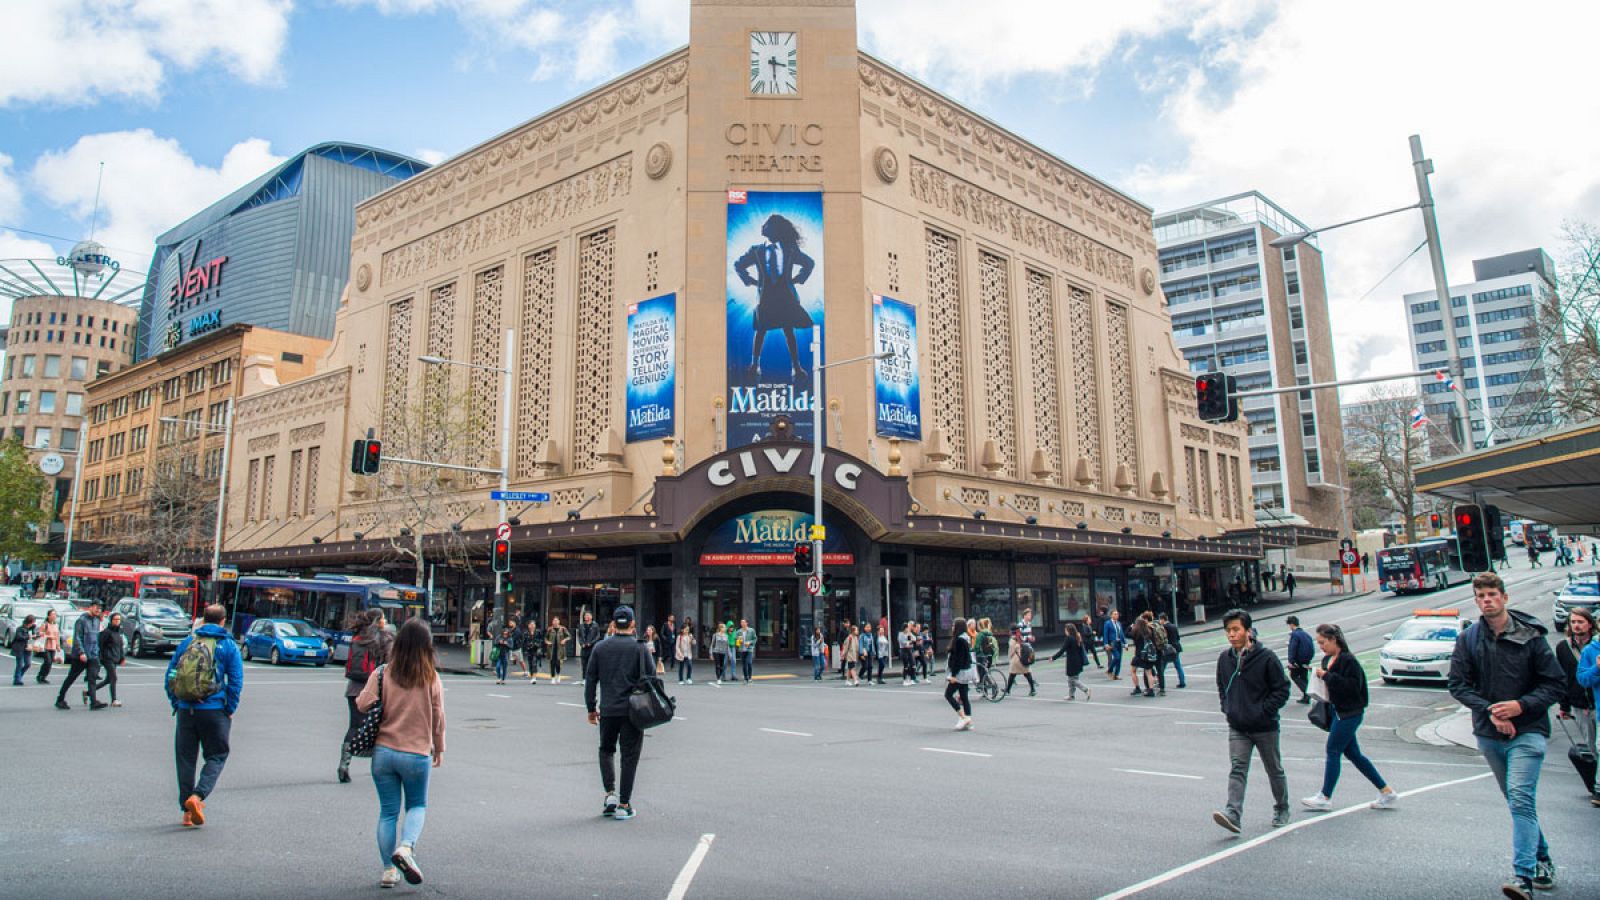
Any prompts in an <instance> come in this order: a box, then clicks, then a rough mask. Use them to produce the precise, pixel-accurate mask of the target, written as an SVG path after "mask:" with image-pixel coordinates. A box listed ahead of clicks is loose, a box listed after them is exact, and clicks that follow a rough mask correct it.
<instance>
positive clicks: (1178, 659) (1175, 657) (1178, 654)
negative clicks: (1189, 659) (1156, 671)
mask: <svg viewBox="0 0 1600 900" xmlns="http://www.w3.org/2000/svg"><path fill="white" fill-rule="evenodd" d="M1157 621H1158V622H1160V624H1161V630H1162V631H1165V632H1166V633H1167V646H1168V647H1169V648H1171V649H1170V651H1169V652H1168V654H1167V655H1168V656H1170V657H1171V660H1170V662H1171V663H1172V667H1173V668H1174V669H1176V670H1177V672H1178V687H1181V688H1185V687H1188V686H1189V679H1188V678H1187V677H1185V676H1184V674H1183V641H1182V635H1180V634H1179V633H1178V626H1176V625H1174V624H1172V622H1170V621H1168V619H1167V614H1166V613H1162V614H1161V615H1160V617H1159V618H1158V619H1157ZM1168 662H1169V660H1167V659H1165V658H1163V659H1162V660H1161V681H1162V683H1163V684H1165V683H1166V680H1167V663H1168Z"/></svg>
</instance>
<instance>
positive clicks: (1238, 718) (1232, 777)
mask: <svg viewBox="0 0 1600 900" xmlns="http://www.w3.org/2000/svg"><path fill="white" fill-rule="evenodd" d="M1222 624H1223V627H1224V629H1225V630H1226V631H1227V634H1228V644H1229V646H1228V649H1226V650H1224V651H1222V655H1221V656H1219V657H1218V658H1217V698H1218V699H1219V700H1221V702H1222V712H1223V714H1225V715H1226V716H1227V717H1228V757H1229V759H1230V761H1231V762H1232V768H1231V769H1229V771H1228V805H1227V806H1226V807H1225V808H1223V809H1221V810H1219V811H1217V812H1214V813H1212V814H1211V819H1212V821H1214V822H1216V823H1217V824H1218V825H1221V826H1222V827H1223V828H1226V829H1227V830H1229V831H1231V832H1233V833H1234V834H1238V833H1239V820H1240V817H1241V816H1242V815H1243V813H1244V789H1245V785H1246V782H1247V780H1248V778H1249V775H1250V756H1251V754H1252V753H1253V752H1255V751H1259V752H1260V753H1261V765H1262V766H1264V767H1265V768H1266V770H1267V781H1268V783H1270V784H1271V785H1272V801H1273V805H1272V810H1273V812H1272V827H1273V828H1282V827H1283V826H1285V825H1287V824H1289V779H1288V778H1287V777H1286V776H1285V775H1284V773H1283V756H1282V754H1281V753H1280V752H1279V750H1278V710H1280V709H1282V708H1283V705H1284V704H1285V703H1288V702H1289V679H1288V677H1286V676H1285V675H1284V674H1283V664H1282V663H1280V662H1278V657H1277V654H1275V653H1273V652H1272V651H1271V650H1268V649H1267V648H1265V647H1263V646H1261V645H1260V644H1259V643H1256V642H1255V641H1254V640H1252V639H1251V637H1250V614H1249V613H1247V612H1245V611H1244V610H1241V609H1231V610H1228V612H1227V613H1225V614H1223V617H1222Z"/></svg>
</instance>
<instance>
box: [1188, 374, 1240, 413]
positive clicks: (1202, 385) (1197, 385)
mask: <svg viewBox="0 0 1600 900" xmlns="http://www.w3.org/2000/svg"><path fill="white" fill-rule="evenodd" d="M1237 390H1238V388H1237V381H1236V380H1235V379H1234V377H1233V376H1232V375H1228V374H1225V373H1223V372H1207V373H1206V374H1204V375H1201V376H1200V377H1198V378H1196V379H1195V380H1194V401H1195V406H1196V408H1198V409H1199V411H1200V418H1201V420H1203V421H1206V422H1232V421H1234V420H1235V419H1237V418H1239V401H1238V400H1236V399H1235V398H1234V396H1233V395H1234V394H1235V393H1236V392H1237Z"/></svg>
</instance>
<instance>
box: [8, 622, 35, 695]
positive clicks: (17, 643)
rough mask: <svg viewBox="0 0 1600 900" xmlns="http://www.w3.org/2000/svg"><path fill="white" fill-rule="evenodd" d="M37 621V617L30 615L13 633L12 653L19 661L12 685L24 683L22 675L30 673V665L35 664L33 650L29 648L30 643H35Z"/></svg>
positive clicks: (12, 678)
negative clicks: (35, 624)
mask: <svg viewBox="0 0 1600 900" xmlns="http://www.w3.org/2000/svg"><path fill="white" fill-rule="evenodd" d="M37 621H39V620H38V619H37V618H35V617H33V616H28V617H27V618H26V619H23V620H22V624H21V625H19V626H17V630H16V631H13V632H12V633H11V655H12V657H13V658H15V659H16V661H17V668H16V670H15V671H14V672H13V673H12V675H11V684H12V686H16V685H19V684H22V677H23V676H24V675H27V674H28V667H29V666H30V665H32V664H33V652H32V651H31V650H29V649H28V645H29V644H31V643H33V640H34V637H35V636H36V635H37V633H38V632H37V631H35V629H34V623H35V622H37Z"/></svg>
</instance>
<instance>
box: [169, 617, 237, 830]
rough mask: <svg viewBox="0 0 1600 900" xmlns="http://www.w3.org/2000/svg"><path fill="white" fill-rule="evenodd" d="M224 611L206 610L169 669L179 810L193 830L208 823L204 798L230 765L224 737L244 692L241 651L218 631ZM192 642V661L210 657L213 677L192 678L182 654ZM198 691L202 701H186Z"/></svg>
mask: <svg viewBox="0 0 1600 900" xmlns="http://www.w3.org/2000/svg"><path fill="white" fill-rule="evenodd" d="M227 615H228V613H227V610H225V609H223V608H222V607H221V606H220V605H218V604H212V605H210V606H208V607H206V611H205V613H204V622H203V624H201V626H200V627H199V628H196V629H195V630H194V633H193V634H191V635H189V636H188V637H186V638H184V639H183V643H181V644H179V645H178V649H177V650H174V651H173V653H172V661H171V662H169V663H167V677H166V688H167V700H168V701H169V702H171V703H172V710H173V714H174V715H175V716H177V719H178V730H177V735H176V737H175V738H174V740H173V751H174V754H175V756H176V757H177V763H178V805H179V807H181V808H182V809H183V826H184V827H185V828H192V827H197V826H200V825H204V824H205V823H206V802H205V801H206V798H207V797H209V796H210V795H211V792H212V790H214V789H215V788H216V786H217V778H218V777H220V776H221V775H222V767H223V765H224V764H226V763H227V761H228V732H229V730H230V729H231V728H232V726H233V712H234V710H236V709H238V708H239V694H240V692H241V691H242V690H243V689H244V662H243V661H242V660H241V659H240V657H239V645H238V644H235V643H234V642H233V638H231V637H229V636H228V630H227V629H226V628H223V627H222V623H223V621H224V620H225V619H226V618H227ZM195 641H200V642H201V646H200V647H197V648H195V649H196V655H197V658H198V655H199V654H201V653H203V652H204V651H205V650H209V651H210V655H211V660H212V667H213V670H214V671H212V672H210V673H209V676H210V677H209V678H206V677H205V674H201V675H199V677H197V676H196V673H195V672H194V662H193V661H191V662H190V663H189V664H188V665H186V664H185V662H184V654H185V653H186V652H188V650H189V648H190V646H192V645H193V644H194V643H195ZM196 684H198V685H200V686H202V687H203V688H204V689H205V690H204V694H205V695H204V696H203V697H198V698H196V697H193V696H184V694H186V693H191V692H193V690H194V685H196ZM202 749H203V750H204V753H205V766H204V768H202V769H201V770H200V780H199V781H196V780H195V775H194V769H195V762H196V758H197V757H198V756H199V755H200V753H201V751H202Z"/></svg>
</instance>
